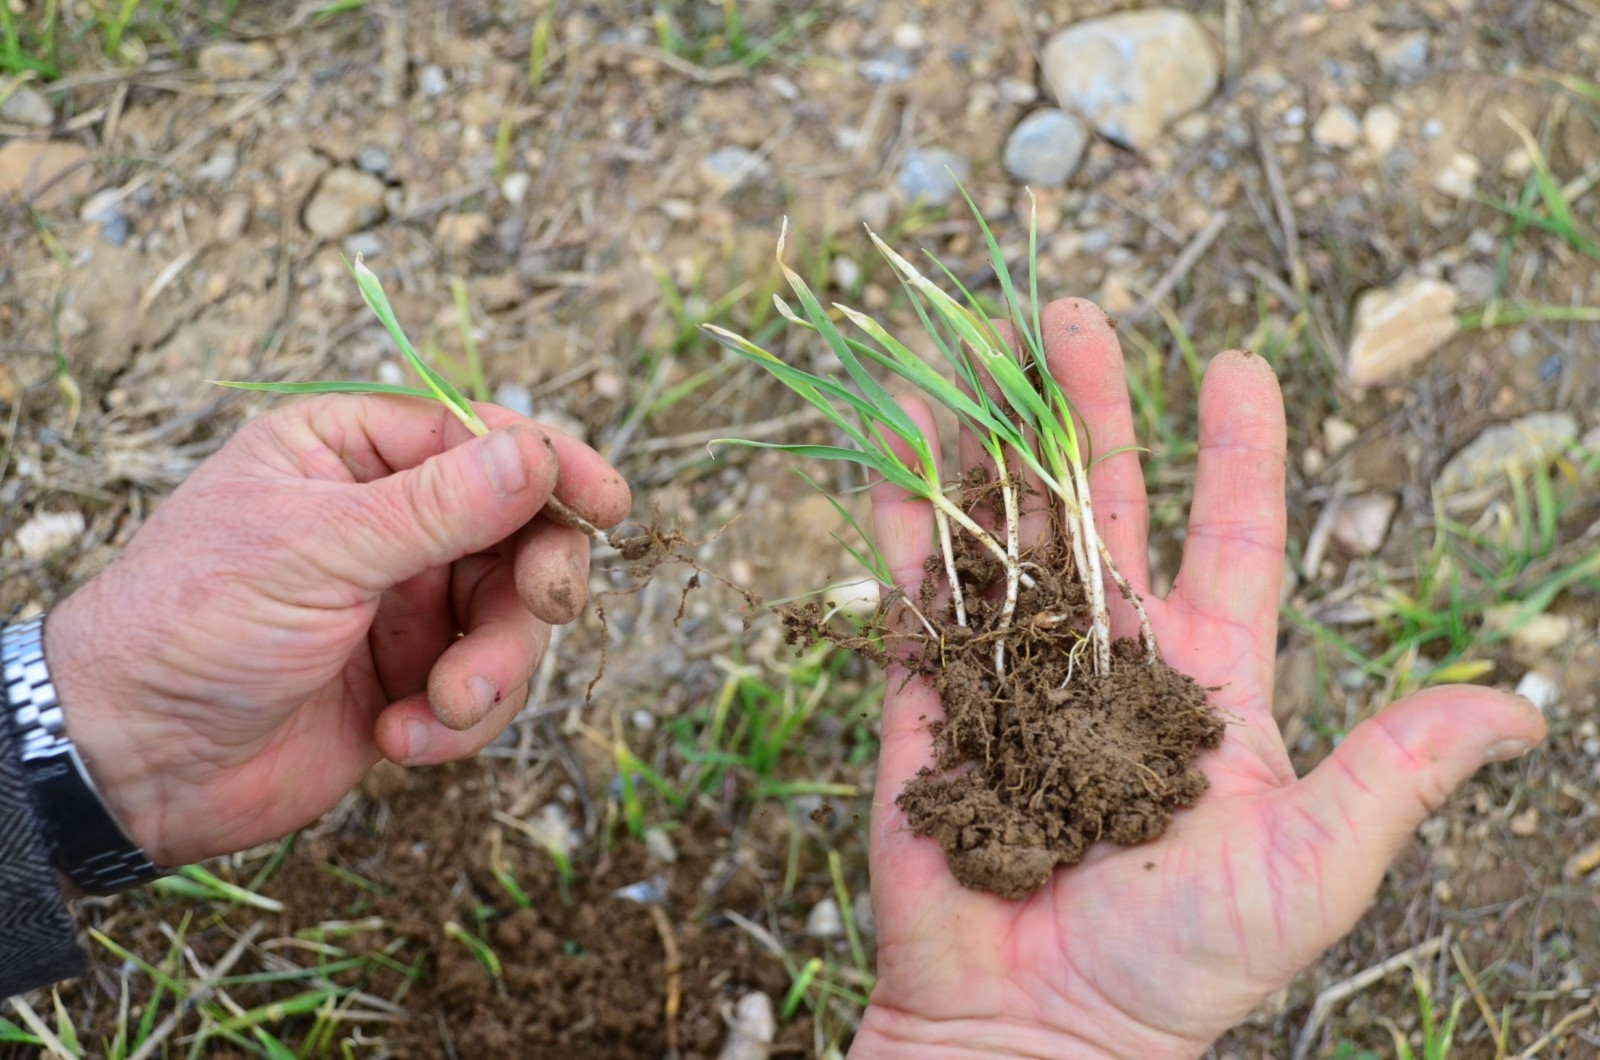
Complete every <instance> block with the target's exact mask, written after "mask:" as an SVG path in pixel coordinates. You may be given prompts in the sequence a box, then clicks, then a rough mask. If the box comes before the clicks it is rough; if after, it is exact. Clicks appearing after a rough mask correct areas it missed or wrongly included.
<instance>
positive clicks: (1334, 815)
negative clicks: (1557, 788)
mask: <svg viewBox="0 0 1600 1060" xmlns="http://www.w3.org/2000/svg"><path fill="white" fill-rule="evenodd" d="M1544 735H1545V722H1544V717H1543V716H1542V715H1541V714H1540V713H1539V711H1538V710H1537V709H1535V708H1534V706H1533V704H1532V703H1529V702H1528V701H1527V700H1526V699H1523V698H1522V697H1521V696H1513V695H1508V694H1507V693H1504V692H1497V691H1495V690H1494V689H1492V688H1480V687H1477V686H1473V685H1447V686H1442V687H1439V688H1430V689H1428V690H1427V691H1425V692H1418V693H1417V694H1416V695H1413V696H1409V697H1407V698H1405V699H1402V700H1400V701H1399V702H1396V703H1394V704H1392V705H1390V706H1388V707H1386V708H1384V709H1383V710H1382V711H1380V712H1379V713H1378V714H1377V715H1375V716H1374V717H1372V718H1369V719H1367V720H1366V721H1364V722H1362V723H1361V724H1360V725H1358V726H1356V727H1355V729H1354V730H1352V731H1351V733H1350V735H1348V736H1347V737H1345V739H1344V741H1343V742H1342V743H1341V744H1340V745H1339V747H1338V749H1337V750H1335V751H1334V753H1333V754H1332V755H1330V756H1329V757H1328V758H1327V759H1326V760H1325V761H1324V762H1323V763H1322V764H1321V765H1319V766H1318V767H1317V768H1316V769H1314V770H1313V771H1312V772H1311V773H1310V775H1309V776H1307V777H1306V778H1305V779H1304V780H1302V781H1300V782H1299V783H1298V784H1296V785H1295V786H1294V788H1293V789H1292V794H1291V796H1290V800H1289V801H1290V803H1291V807H1290V808H1291V810H1292V812H1291V813H1288V814H1285V815H1284V818H1283V821H1284V823H1285V824H1284V826H1285V828H1286V830H1288V831H1289V832H1291V833H1292V832H1294V831H1303V832H1304V833H1305V834H1303V835H1301V836H1299V837H1297V838H1298V840H1299V841H1298V842H1292V843H1291V846H1293V847H1298V848H1299V849H1301V850H1302V851H1303V850H1305V849H1307V848H1308V847H1309V848H1310V849H1312V850H1315V851H1317V853H1318V855H1319V856H1318V857H1317V858H1316V859H1315V861H1316V862H1319V863H1320V864H1321V866H1322V869H1323V880H1322V892H1323V895H1324V900H1325V902H1326V903H1327V907H1326V911H1327V915H1328V916H1329V917H1330V918H1331V919H1334V920H1338V921H1340V925H1338V926H1337V931H1338V933H1339V934H1342V933H1343V932H1344V931H1346V930H1348V928H1349V926H1350V925H1351V924H1354V923H1355V921H1356V919H1357V918H1358V917H1359V916H1360V915H1361V912H1362V910H1363V909H1365V908H1366V905H1367V902H1368V901H1369V900H1370V899H1371V897H1372V894H1373V892H1374V891H1375V890H1376V889H1377V887H1378V883H1379V881H1380V880H1382V878H1383V874H1384V872H1385V871H1386V870H1387V869H1388V867H1389V862H1390V861H1391V860H1392V859H1393V858H1394V857H1395V855H1396V854H1398V853H1399V852H1400V849H1401V847H1402V846H1404V845H1405V843H1406V842H1407V841H1408V840H1409V838H1410V836H1411V834H1412V833H1413V832H1414V831H1415V830H1416V828H1417V826H1418V825H1419V824H1421V823H1422V822H1423V820H1424V819H1425V818H1426V817H1427V816H1428V815H1429V814H1430V813H1432V812H1433V811H1434V810H1437V809H1438V808H1439V806H1440V805H1441V804H1443V802H1444V801H1445V799H1447V798H1448V797H1449V796H1450V793H1451V792H1453V791H1455V789H1456V788H1457V787H1458V786H1460V785H1461V783H1462V782H1463V781H1465V780H1466V779H1467V778H1468V777H1470V776H1471V775H1472V774H1473V773H1475V772H1477V771H1478V769H1479V768H1480V767H1482V766H1484V765H1486V764H1488V763H1490V762H1502V761H1506V760H1507V759H1512V758H1517V757H1520V756H1521V755H1523V754H1525V753H1526V752H1527V751H1528V750H1530V749H1531V748H1532V747H1533V745H1534V744H1536V743H1538V742H1539V741H1540V740H1543V739H1544ZM1345 921H1348V923H1345ZM1329 926H1330V927H1334V926H1335V925H1331V924H1330V925H1329Z"/></svg>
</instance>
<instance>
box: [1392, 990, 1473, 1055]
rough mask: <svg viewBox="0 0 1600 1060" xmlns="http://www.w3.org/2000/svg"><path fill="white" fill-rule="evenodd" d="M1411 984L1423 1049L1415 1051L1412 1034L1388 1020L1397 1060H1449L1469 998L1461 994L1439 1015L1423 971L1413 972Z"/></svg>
mask: <svg viewBox="0 0 1600 1060" xmlns="http://www.w3.org/2000/svg"><path fill="white" fill-rule="evenodd" d="M1411 983H1412V989H1413V990H1414V991H1415V994H1416V1000H1417V1022H1418V1024H1419V1026H1420V1028H1421V1030H1422V1048H1421V1050H1420V1051H1419V1050H1417V1049H1415V1048H1414V1047H1413V1046H1412V1044H1411V1041H1410V1038H1409V1036H1408V1035H1406V1034H1404V1033H1402V1032H1401V1030H1400V1028H1399V1027H1397V1026H1396V1025H1395V1024H1394V1023H1393V1022H1392V1021H1390V1020H1384V1021H1383V1023H1384V1025H1385V1026H1386V1027H1387V1028H1388V1030H1389V1035H1390V1037H1392V1038H1393V1039H1394V1049H1395V1056H1396V1057H1397V1060H1447V1058H1448V1057H1449V1055H1450V1048H1451V1041H1452V1039H1453V1038H1454V1036H1455V1030H1456V1021H1457V1020H1459V1019H1460V1018H1461V1009H1462V1008H1463V1007H1464V1006H1465V1005H1466V1003H1467V995H1466V994H1465V993H1460V994H1457V995H1456V998H1455V1000H1454V1001H1452V1002H1451V1003H1450V1008H1449V1010H1448V1011H1446V1012H1443V1013H1439V1012H1436V1011H1435V1010H1434V1004H1433V995H1432V992H1431V991H1430V990H1429V988H1428V980H1427V979H1426V978H1425V977H1424V976H1423V975H1422V973H1421V972H1413V973H1412V976H1411Z"/></svg>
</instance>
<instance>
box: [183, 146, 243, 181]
mask: <svg viewBox="0 0 1600 1060" xmlns="http://www.w3.org/2000/svg"><path fill="white" fill-rule="evenodd" d="M238 169H239V152H238V151H237V150H236V149H235V148H234V146H233V145H232V144H223V145H222V146H221V147H219V148H217V149H216V150H215V151H213V152H211V156H210V157H209V158H207V159H206V160H205V161H204V162H202V163H200V164H199V165H198V166H195V167H194V179H196V180H200V181H205V182H207V183H210V184H226V183H227V182H228V181H229V180H230V179H232V177H233V175H234V173H236V172H238Z"/></svg>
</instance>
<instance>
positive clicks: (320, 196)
mask: <svg viewBox="0 0 1600 1060" xmlns="http://www.w3.org/2000/svg"><path fill="white" fill-rule="evenodd" d="M383 193H384V186H383V181H381V180H379V179H378V178H377V177H375V176H373V175H372V174H370V173H362V172H360V171H359V170H354V169H345V168H342V167H341V168H339V169H330V170H329V171H328V173H327V175H326V176H324V177H323V178H322V183H321V184H319V185H318V186H317V190H316V194H314V195H312V196H311V202H310V203H309V204H307V206H306V212H305V223H306V228H308V229H309V230H310V231H311V234H312V235H314V236H317V237H318V238H319V239H343V238H344V237H345V236H347V235H350V234H351V233H354V232H359V231H361V229H363V228H366V227H368V226H370V225H373V224H376V223H377V222H378V221H381V220H382V219H383V216H384V212H385V210H384V205H383Z"/></svg>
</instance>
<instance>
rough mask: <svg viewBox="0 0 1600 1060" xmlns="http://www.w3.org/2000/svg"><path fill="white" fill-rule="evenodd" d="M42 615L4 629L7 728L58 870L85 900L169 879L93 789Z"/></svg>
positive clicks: (1, 660) (0, 647)
mask: <svg viewBox="0 0 1600 1060" xmlns="http://www.w3.org/2000/svg"><path fill="white" fill-rule="evenodd" d="M44 619H45V616H43V615H40V616H38V617H36V618H31V619H28V620H27V621H25V622H21V623H18V624H16V625H10V626H6V627H5V628H4V629H0V667H3V677H4V681H5V704H6V715H7V718H6V720H7V723H8V724H9V726H10V728H11V735H12V739H13V740H14V742H15V743H16V745H17V751H18V754H19V756H20V757H21V760H22V774H23V778H24V780H25V782H26V783H27V786H28V791H29V794H30V795H31V796H32V797H33V803H34V807H35V808H36V809H37V811H38V814H39V820H40V823H41V826H42V830H43V833H44V838H45V842H46V844H47V845H48V847H49V849H50V856H51V860H52V861H53V863H54V864H55V866H56V868H58V869H59V870H61V872H63V873H65V874H66V876H67V877H68V878H69V879H70V880H72V882H73V883H75V884H77V885H78V887H80V888H81V889H83V890H84V891H85V892H87V893H88V894H97V895H106V894H116V893H117V892H119V891H126V890H130V889H132V888H134V887H139V886H142V885H144V884H146V883H149V882H150V881H151V880H154V879H157V878H159V877H160V876H163V875H165V872H164V871H163V870H162V869H160V868H158V867H156V865H155V864H154V863H153V862H151V860H150V859H149V857H147V856H146V855H145V853H144V851H143V850H140V849H139V846H138V844H137V843H135V842H134V841H133V840H131V839H129V838H128V835H127V832H126V831H124V830H123V828H122V826H121V825H119V824H118V823H117V820H116V818H115V817H113V816H112V814H111V811H110V810H109V809H108V808H107V807H106V804H105V801H104V800H103V799H102V798H101V797H100V793H99V792H98V791H97V790H96V789H95V786H94V781H93V780H92V779H91V778H90V776H89V771H88V769H87V768H85V766H84V763H83V759H82V758H81V757H80V756H79V754H78V749H77V747H76V746H74V745H73V743H72V740H71V739H70V738H69V737H68V736H67V733H66V718H65V715H64V714H63V712H62V710H61V701H60V699H59V698H58V697H57V696H56V689H55V683H54V682H53V681H52V680H51V679H50V668H49V666H48V665H47V664H46V662H45V657H44Z"/></svg>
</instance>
